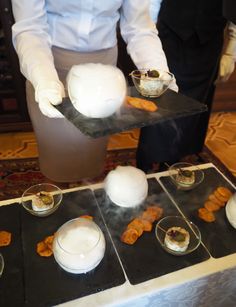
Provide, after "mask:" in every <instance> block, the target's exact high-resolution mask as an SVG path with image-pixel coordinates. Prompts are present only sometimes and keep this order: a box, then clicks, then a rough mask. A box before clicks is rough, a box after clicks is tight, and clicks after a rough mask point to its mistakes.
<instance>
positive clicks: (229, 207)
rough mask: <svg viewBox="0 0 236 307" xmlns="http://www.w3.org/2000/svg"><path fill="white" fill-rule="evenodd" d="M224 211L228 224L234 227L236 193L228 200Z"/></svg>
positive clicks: (235, 221) (235, 226) (235, 219)
mask: <svg viewBox="0 0 236 307" xmlns="http://www.w3.org/2000/svg"><path fill="white" fill-rule="evenodd" d="M225 212H226V216H227V219H228V221H229V222H230V224H231V225H232V226H233V227H234V228H236V193H235V194H234V195H233V196H231V198H230V199H229V200H228V202H227V204H226V206H225Z"/></svg>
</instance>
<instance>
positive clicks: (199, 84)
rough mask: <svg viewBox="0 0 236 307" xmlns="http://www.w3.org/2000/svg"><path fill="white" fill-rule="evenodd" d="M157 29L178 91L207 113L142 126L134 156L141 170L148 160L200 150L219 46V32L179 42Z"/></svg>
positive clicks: (172, 158)
mask: <svg viewBox="0 0 236 307" xmlns="http://www.w3.org/2000/svg"><path fill="white" fill-rule="evenodd" d="M158 30H159V36H160V38H161V41H162V44H163V49H164V51H165V54H166V57H167V61H168V66H169V69H170V71H171V72H172V73H174V75H175V78H176V80H177V84H178V86H179V92H180V93H182V94H184V95H186V96H189V97H192V98H194V99H196V100H198V101H200V102H203V103H205V104H206V105H207V106H208V112H205V113H203V114H201V115H193V116H190V117H184V118H179V119H176V120H173V121H167V122H165V123H160V124H155V125H153V126H148V127H144V128H142V129H141V135H140V139H139V144H138V149H137V156H136V158H137V166H138V167H139V168H141V169H143V170H145V171H146V170H147V169H150V168H151V165H152V163H155V162H156V163H157V162H164V161H173V162H174V161H177V160H179V159H181V158H182V157H184V156H186V155H189V154H196V153H198V152H200V151H201V150H202V147H203V145H204V140H205V136H206V132H207V126H208V121H209V115H210V112H211V107H212V101H213V96H214V90H215V86H214V81H215V79H216V76H217V72H218V63H219V58H220V53H221V49H222V45H223V31H222V34H221V35H219V33H217V35H216V36H215V37H211V38H210V39H209V40H207V41H205V42H201V41H200V39H199V37H198V36H197V34H194V35H193V36H192V37H190V38H189V39H188V40H186V41H183V40H182V39H181V38H179V37H178V36H177V34H176V33H175V32H173V31H172V30H171V29H169V28H168V27H167V26H165V24H163V23H160V24H158Z"/></svg>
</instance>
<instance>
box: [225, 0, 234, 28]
mask: <svg viewBox="0 0 236 307" xmlns="http://www.w3.org/2000/svg"><path fill="white" fill-rule="evenodd" d="M223 14H224V17H225V18H226V19H228V20H230V21H232V22H233V23H234V24H236V0H223Z"/></svg>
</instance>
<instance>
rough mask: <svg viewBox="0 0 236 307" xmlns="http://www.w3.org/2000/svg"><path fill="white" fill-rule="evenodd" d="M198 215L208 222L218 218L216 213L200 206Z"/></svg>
mask: <svg viewBox="0 0 236 307" xmlns="http://www.w3.org/2000/svg"><path fill="white" fill-rule="evenodd" d="M198 216H199V217H200V219H202V220H203V221H205V222H208V223H211V222H214V221H215V220H216V219H215V215H214V213H213V212H210V211H208V210H207V209H206V208H199V209H198Z"/></svg>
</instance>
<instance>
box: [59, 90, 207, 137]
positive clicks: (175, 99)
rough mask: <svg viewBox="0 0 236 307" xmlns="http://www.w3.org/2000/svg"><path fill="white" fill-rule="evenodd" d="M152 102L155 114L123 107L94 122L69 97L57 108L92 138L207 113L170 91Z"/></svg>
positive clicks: (130, 92) (135, 92)
mask: <svg viewBox="0 0 236 307" xmlns="http://www.w3.org/2000/svg"><path fill="white" fill-rule="evenodd" d="M128 90H129V95H131V96H133V97H140V98H144V99H145V97H143V96H141V95H140V94H139V93H138V92H137V90H136V89H135V87H130V88H129V89H128ZM150 100H152V101H154V102H156V103H157V105H158V110H157V111H156V112H146V111H143V110H138V109H135V108H131V107H122V108H121V110H120V112H119V113H117V114H114V115H112V116H110V117H107V118H103V119H100V118H98V119H93V118H88V117H86V116H84V115H82V114H81V113H79V112H78V111H77V110H76V109H75V108H74V107H73V105H72V103H71V101H70V99H69V98H68V97H66V98H64V99H63V102H62V103H61V104H60V105H57V106H55V107H56V108H57V109H58V110H59V111H60V112H61V113H62V114H63V115H64V116H65V117H66V118H67V119H68V120H69V121H71V122H72V123H73V124H74V125H75V126H76V127H77V128H78V129H79V130H80V131H81V132H82V133H84V134H85V135H88V136H91V137H93V138H98V137H102V136H105V135H110V134H114V133H118V132H121V131H125V130H129V129H133V128H140V127H144V126H149V125H153V124H155V123H159V122H164V121H166V120H170V119H174V118H178V117H184V116H190V115H194V114H199V113H201V112H205V111H206V110H207V107H206V106H205V105H204V104H202V103H200V102H198V101H196V100H193V99H192V98H189V97H187V96H184V95H182V94H180V93H176V92H174V91H171V90H167V91H166V92H165V93H164V94H163V95H162V96H160V97H158V98H156V99H154V98H152V99H151V98H150Z"/></svg>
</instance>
